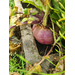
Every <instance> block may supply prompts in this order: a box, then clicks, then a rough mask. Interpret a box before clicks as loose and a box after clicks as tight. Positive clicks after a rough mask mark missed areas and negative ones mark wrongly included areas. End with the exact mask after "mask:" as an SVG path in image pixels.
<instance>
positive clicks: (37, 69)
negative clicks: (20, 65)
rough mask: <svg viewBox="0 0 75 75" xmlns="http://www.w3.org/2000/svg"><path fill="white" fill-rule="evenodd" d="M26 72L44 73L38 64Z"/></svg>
mask: <svg viewBox="0 0 75 75" xmlns="http://www.w3.org/2000/svg"><path fill="white" fill-rule="evenodd" d="M26 70H29V71H32V72H43V71H42V68H41V66H40V65H38V63H35V64H34V65H33V66H31V65H29V66H28V67H27V68H26ZM32 72H29V73H27V74H26V75H28V74H32Z"/></svg>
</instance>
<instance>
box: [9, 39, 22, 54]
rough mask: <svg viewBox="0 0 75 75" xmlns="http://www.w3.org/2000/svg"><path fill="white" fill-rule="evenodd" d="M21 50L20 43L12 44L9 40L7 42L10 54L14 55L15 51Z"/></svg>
mask: <svg viewBox="0 0 75 75" xmlns="http://www.w3.org/2000/svg"><path fill="white" fill-rule="evenodd" d="M20 48H21V43H19V44H13V43H12V42H11V41H10V40H9V51H10V53H11V54H14V53H15V52H16V51H19V50H20Z"/></svg>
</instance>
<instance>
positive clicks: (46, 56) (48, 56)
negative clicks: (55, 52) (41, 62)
mask: <svg viewBox="0 0 75 75" xmlns="http://www.w3.org/2000/svg"><path fill="white" fill-rule="evenodd" d="M45 58H50V57H49V56H44V57H43V58H42V59H45Z"/></svg>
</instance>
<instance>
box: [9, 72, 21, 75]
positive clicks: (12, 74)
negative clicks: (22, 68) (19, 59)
mask: <svg viewBox="0 0 75 75" xmlns="http://www.w3.org/2000/svg"><path fill="white" fill-rule="evenodd" d="M9 75H20V73H17V72H13V73H9Z"/></svg>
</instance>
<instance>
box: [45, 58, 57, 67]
mask: <svg viewBox="0 0 75 75" xmlns="http://www.w3.org/2000/svg"><path fill="white" fill-rule="evenodd" d="M45 59H46V60H48V61H49V62H50V63H51V64H52V65H54V66H56V65H55V64H54V63H53V62H52V61H50V60H49V59H48V58H45Z"/></svg>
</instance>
